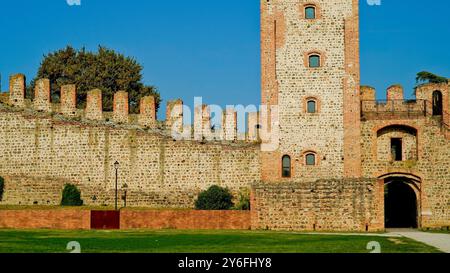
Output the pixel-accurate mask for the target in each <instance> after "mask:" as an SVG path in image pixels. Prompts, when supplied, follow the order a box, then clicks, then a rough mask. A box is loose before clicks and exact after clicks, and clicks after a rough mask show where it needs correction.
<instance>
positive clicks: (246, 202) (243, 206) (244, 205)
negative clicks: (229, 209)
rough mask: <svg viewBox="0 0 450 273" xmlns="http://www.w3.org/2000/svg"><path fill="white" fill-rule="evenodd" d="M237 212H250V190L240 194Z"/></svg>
mask: <svg viewBox="0 0 450 273" xmlns="http://www.w3.org/2000/svg"><path fill="white" fill-rule="evenodd" d="M234 209H235V210H250V192H249V191H248V190H245V191H241V192H240V193H239V201H238V202H237V204H236V205H235V206H234Z"/></svg>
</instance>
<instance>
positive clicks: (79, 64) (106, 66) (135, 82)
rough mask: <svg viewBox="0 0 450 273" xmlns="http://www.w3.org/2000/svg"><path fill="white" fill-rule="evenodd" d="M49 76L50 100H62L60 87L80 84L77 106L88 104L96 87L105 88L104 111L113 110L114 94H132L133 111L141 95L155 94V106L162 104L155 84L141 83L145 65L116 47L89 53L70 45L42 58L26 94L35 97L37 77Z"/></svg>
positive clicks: (103, 92) (103, 90)
mask: <svg viewBox="0 0 450 273" xmlns="http://www.w3.org/2000/svg"><path fill="white" fill-rule="evenodd" d="M42 78H46V79H49V80H50V82H51V86H50V89H51V99H52V101H53V102H59V101H60V90H61V86H62V85H65V84H75V85H76V86H77V107H78V108H84V107H85V106H86V94H87V92H88V91H90V90H93V89H96V88H98V89H100V90H102V94H103V110H104V111H112V109H113V98H114V93H115V92H117V91H121V90H123V91H127V92H128V93H129V101H130V111H131V113H138V112H139V101H140V99H141V98H142V97H145V96H148V95H153V96H155V99H156V109H158V107H159V104H160V101H161V100H160V95H159V93H158V91H157V89H156V88H155V87H154V86H148V85H145V84H143V83H142V66H141V65H140V64H139V63H137V62H136V60H135V59H133V58H130V57H125V56H124V55H122V54H119V53H117V52H115V51H114V50H111V49H107V48H105V47H102V46H99V48H98V52H89V51H86V49H85V48H82V49H80V50H76V49H74V48H72V47H71V46H67V47H66V48H65V49H61V50H58V51H55V52H52V53H49V54H48V55H45V56H44V57H43V60H42V62H41V65H40V67H39V69H38V73H37V76H36V78H35V79H33V80H32V81H31V84H30V87H29V88H28V89H27V97H28V98H33V96H34V85H35V82H36V80H37V79H42Z"/></svg>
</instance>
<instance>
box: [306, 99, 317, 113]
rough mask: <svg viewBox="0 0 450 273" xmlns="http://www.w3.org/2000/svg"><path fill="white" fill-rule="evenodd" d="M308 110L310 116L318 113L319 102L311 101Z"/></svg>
mask: <svg viewBox="0 0 450 273" xmlns="http://www.w3.org/2000/svg"><path fill="white" fill-rule="evenodd" d="M307 108H308V109H307V110H308V113H309V114H315V113H317V102H316V101H315V100H309V101H308V103H307Z"/></svg>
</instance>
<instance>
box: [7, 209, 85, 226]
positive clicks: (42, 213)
mask: <svg viewBox="0 0 450 273" xmlns="http://www.w3.org/2000/svg"><path fill="white" fill-rule="evenodd" d="M90 226H91V221H90V211H88V210H0V228H11V229H90Z"/></svg>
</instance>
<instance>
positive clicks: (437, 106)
mask: <svg viewBox="0 0 450 273" xmlns="http://www.w3.org/2000/svg"><path fill="white" fill-rule="evenodd" d="M443 110H444V109H443V101H442V92H441V91H434V92H433V116H442V114H443V112H444V111H443Z"/></svg>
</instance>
